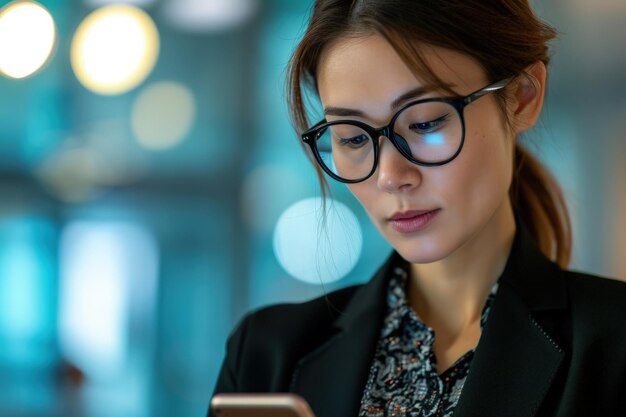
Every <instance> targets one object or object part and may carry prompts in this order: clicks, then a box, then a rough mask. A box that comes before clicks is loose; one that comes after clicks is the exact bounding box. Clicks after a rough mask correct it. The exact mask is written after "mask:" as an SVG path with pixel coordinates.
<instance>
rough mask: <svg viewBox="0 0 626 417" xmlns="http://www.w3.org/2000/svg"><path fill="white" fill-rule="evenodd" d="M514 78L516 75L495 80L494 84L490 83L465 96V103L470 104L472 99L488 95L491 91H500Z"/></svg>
mask: <svg viewBox="0 0 626 417" xmlns="http://www.w3.org/2000/svg"><path fill="white" fill-rule="evenodd" d="M513 78H515V77H509V78H505V79H504V80H501V81H498V82H495V83H493V84H489V85H488V86H487V87H484V88H481V89H480V90H478V91H475V92H473V93H471V94H470V95H468V96H467V97H465V99H464V100H463V101H464V103H465V105H468V104H470V103H471V102H472V101H475V100H478V99H479V98H481V97H482V96H484V95H487V94H489V93H491V92H493V91H498V90H500V89H502V88H504V87H506V85H507V84H508V83H510V82H511V80H512V79H513Z"/></svg>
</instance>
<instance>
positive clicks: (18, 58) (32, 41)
mask: <svg viewBox="0 0 626 417" xmlns="http://www.w3.org/2000/svg"><path fill="white" fill-rule="evenodd" d="M55 40H56V29H55V25H54V20H53V18H52V16H51V15H50V13H49V12H48V10H46V9H45V8H44V7H43V6H42V5H40V4H38V3H35V2H30V1H23V2H14V3H9V4H8V5H7V6H5V7H4V8H2V9H0V73H2V74H4V75H6V76H8V77H11V78H24V77H27V76H29V75H31V74H33V73H35V72H36V71H37V70H38V69H40V68H41V67H43V65H44V64H45V63H46V62H47V61H48V59H49V58H50V55H51V53H52V49H53V48H54V45H55Z"/></svg>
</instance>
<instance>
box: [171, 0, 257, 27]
mask: <svg viewBox="0 0 626 417" xmlns="http://www.w3.org/2000/svg"><path fill="white" fill-rule="evenodd" d="M258 3H259V2H258V0H210V1H209V0H169V1H168V2H167V3H166V4H165V8H164V11H165V17H166V18H167V19H168V20H169V21H170V22H171V23H172V24H173V25H174V26H176V27H177V28H178V29H180V30H184V31H188V32H214V31H223V30H228V29H231V28H233V27H237V26H241V25H243V24H245V23H246V22H248V21H249V20H250V19H251V18H252V17H253V16H254V14H255V13H256V12H257V10H258V8H259V7H258V6H259V4H258Z"/></svg>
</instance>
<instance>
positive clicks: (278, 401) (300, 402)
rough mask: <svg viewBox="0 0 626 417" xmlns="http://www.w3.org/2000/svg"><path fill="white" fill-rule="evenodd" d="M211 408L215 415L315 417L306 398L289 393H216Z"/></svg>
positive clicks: (218, 416)
mask: <svg viewBox="0 0 626 417" xmlns="http://www.w3.org/2000/svg"><path fill="white" fill-rule="evenodd" d="M211 409H212V410H213V412H214V413H215V415H216V416H217V417H315V415H314V414H313V411H311V408H310V407H309V404H308V403H307V402H306V400H305V399H304V398H302V397H301V396H299V395H297V394H291V393H266V394H240V393H228V394H217V395H215V396H214V397H213V399H212V400H211Z"/></svg>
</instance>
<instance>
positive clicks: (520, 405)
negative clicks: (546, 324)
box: [454, 224, 567, 417]
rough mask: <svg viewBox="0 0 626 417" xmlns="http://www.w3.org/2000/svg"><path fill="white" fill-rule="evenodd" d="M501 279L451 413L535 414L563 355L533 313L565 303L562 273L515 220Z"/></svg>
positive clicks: (459, 416) (469, 416) (460, 416)
mask: <svg viewBox="0 0 626 417" xmlns="http://www.w3.org/2000/svg"><path fill="white" fill-rule="evenodd" d="M500 283H501V284H500V287H499V289H498V294H497V296H496V298H495V299H494V301H493V305H492V310H491V312H490V314H489V319H488V320H487V323H486V324H485V327H484V329H483V333H482V335H481V339H480V342H479V343H478V346H477V348H476V351H475V356H474V358H473V359H472V364H471V367H470V371H469V374H468V377H467V379H466V381H465V385H464V387H463V391H462V394H461V397H460V399H459V402H458V404H457V407H456V409H455V413H454V416H455V417H473V416H476V417H479V416H480V417H496V416H507V417H531V416H534V415H535V413H536V411H537V409H538V407H539V405H540V404H541V402H542V400H543V399H544V397H545V395H546V392H547V391H548V388H549V387H550V385H551V383H552V381H553V379H554V376H555V374H556V373H557V371H558V369H559V366H560V364H561V362H562V360H563V357H564V356H565V352H564V350H563V348H562V347H561V346H559V345H558V344H557V343H556V342H555V340H554V339H553V337H551V335H550V334H549V333H548V332H547V331H546V330H545V329H544V328H543V327H542V326H541V325H540V324H539V321H540V320H539V319H538V318H536V317H537V316H538V315H537V314H536V313H537V312H539V311H541V312H542V315H541V317H549V315H550V314H551V313H555V312H556V311H558V310H562V309H565V308H567V297H566V292H565V285H564V282H563V276H562V272H561V270H560V269H559V268H558V267H557V266H556V265H555V264H553V263H551V262H550V261H549V260H548V259H547V258H545V257H544V256H543V255H542V254H541V253H540V252H539V250H538V249H537V248H536V246H535V244H534V242H533V241H532V238H531V237H530V234H529V233H528V231H527V230H526V229H525V228H524V226H521V225H520V224H518V233H517V235H516V239H515V242H514V245H513V248H512V250H511V255H510V256H509V260H508V261H507V266H506V267H505V270H504V272H503V275H502V276H501V278H500ZM546 315H547V316H546ZM562 325H567V324H566V323H562Z"/></svg>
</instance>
